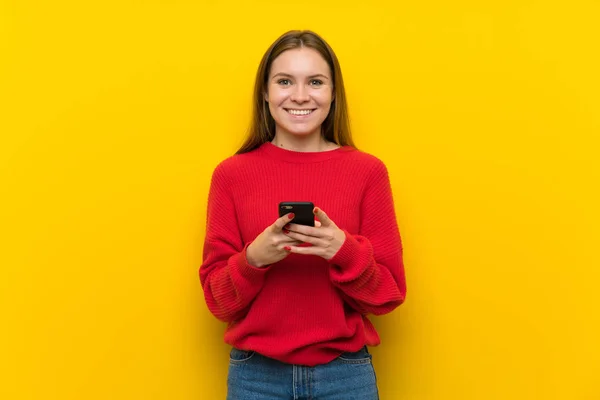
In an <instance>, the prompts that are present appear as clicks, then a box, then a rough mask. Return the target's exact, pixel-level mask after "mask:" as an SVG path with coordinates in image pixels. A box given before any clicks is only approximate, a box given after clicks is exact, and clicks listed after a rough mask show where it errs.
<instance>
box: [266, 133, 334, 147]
mask: <svg viewBox="0 0 600 400" xmlns="http://www.w3.org/2000/svg"><path fill="white" fill-rule="evenodd" d="M271 143H273V144H274V145H275V146H277V147H281V148H283V149H287V150H292V151H299V152H320V151H327V150H332V149H335V148H337V147H339V146H337V145H336V144H335V143H331V142H328V141H326V140H325V138H324V137H323V136H322V135H321V132H320V131H316V132H314V133H311V134H310V135H306V136H298V135H293V134H290V133H285V132H281V131H279V132H276V133H275V137H274V138H273V140H272V141H271Z"/></svg>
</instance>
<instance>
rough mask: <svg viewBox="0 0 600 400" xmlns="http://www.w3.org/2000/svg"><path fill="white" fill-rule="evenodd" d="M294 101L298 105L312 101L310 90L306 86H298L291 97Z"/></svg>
mask: <svg viewBox="0 0 600 400" xmlns="http://www.w3.org/2000/svg"><path fill="white" fill-rule="evenodd" d="M290 99H291V100H292V101H295V102H296V103H304V102H306V101H309V100H310V95H309V89H308V88H306V87H305V86H304V85H296V87H295V88H294V91H293V92H292V95H291V96H290Z"/></svg>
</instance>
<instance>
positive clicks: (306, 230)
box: [283, 224, 327, 238]
mask: <svg viewBox="0 0 600 400" xmlns="http://www.w3.org/2000/svg"><path fill="white" fill-rule="evenodd" d="M286 231H289V232H296V233H301V234H303V235H306V236H312V237H320V238H324V237H326V236H327V232H326V231H324V230H323V229H320V228H314V227H312V226H306V225H299V224H288V225H287V226H285V227H284V228H283V233H286Z"/></svg>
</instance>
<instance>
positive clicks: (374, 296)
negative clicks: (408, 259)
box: [329, 161, 406, 315]
mask: <svg viewBox="0 0 600 400" xmlns="http://www.w3.org/2000/svg"><path fill="white" fill-rule="evenodd" d="M360 218H361V223H360V231H359V234H356V235H353V234H350V233H349V232H347V231H344V233H345V234H346V240H345V242H344V244H343V245H342V247H341V248H340V250H339V251H338V252H337V253H336V255H335V256H333V258H331V259H330V260H329V263H330V273H329V275H330V278H331V281H332V282H333V284H334V285H335V286H336V287H338V288H339V289H340V290H341V292H342V294H343V297H344V299H345V301H346V302H347V303H348V304H350V305H351V306H352V307H353V308H354V309H356V310H357V311H359V312H360V313H362V314H364V315H366V314H369V313H371V314H375V315H382V314H386V313H389V312H391V311H392V310H394V309H395V308H396V307H398V306H399V305H400V304H402V303H403V302H404V299H405V296H406V281H405V274H404V264H403V259H402V258H403V257H402V241H401V238H400V233H399V230H398V224H397V221H396V215H395V211H394V202H393V198H392V191H391V185H390V181H389V176H388V171H387V168H386V167H385V165H384V164H383V163H382V162H380V161H379V162H378V164H377V166H376V168H375V169H374V170H373V171H372V174H371V176H370V179H369V181H368V183H367V185H366V188H365V192H364V196H363V200H362V203H361V209H360Z"/></svg>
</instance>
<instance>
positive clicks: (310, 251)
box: [286, 246, 324, 256]
mask: <svg viewBox="0 0 600 400" xmlns="http://www.w3.org/2000/svg"><path fill="white" fill-rule="evenodd" d="M286 251H287V252H289V253H296V254H305V255H315V256H321V255H322V254H324V252H323V249H322V248H320V247H317V246H312V247H298V246H289V247H287V248H286Z"/></svg>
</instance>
